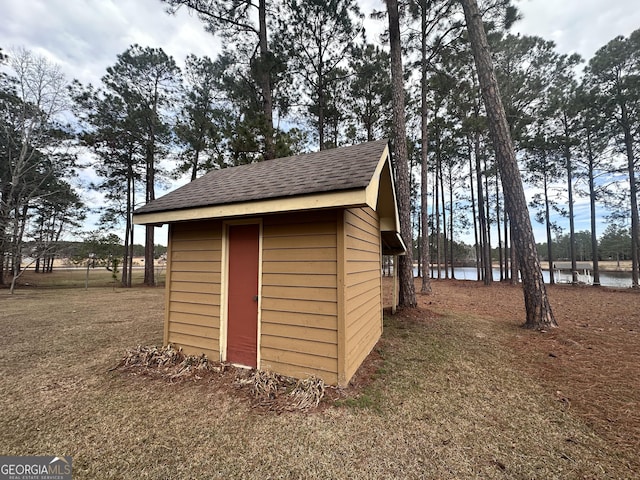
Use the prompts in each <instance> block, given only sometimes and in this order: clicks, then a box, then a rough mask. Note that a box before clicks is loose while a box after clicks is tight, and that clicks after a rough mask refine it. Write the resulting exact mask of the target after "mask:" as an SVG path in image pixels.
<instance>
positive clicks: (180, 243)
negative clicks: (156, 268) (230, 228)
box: [165, 220, 222, 360]
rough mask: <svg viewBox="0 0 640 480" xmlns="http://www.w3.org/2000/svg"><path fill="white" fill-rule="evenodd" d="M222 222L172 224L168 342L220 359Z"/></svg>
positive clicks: (168, 295)
mask: <svg viewBox="0 0 640 480" xmlns="http://www.w3.org/2000/svg"><path fill="white" fill-rule="evenodd" d="M221 255H222V222H221V221H216V220H210V221H199V222H189V223H176V224H173V225H171V230H170V239H169V258H170V262H169V267H168V269H169V272H168V276H169V281H168V282H167V326H166V327H167V328H166V333H165V335H166V338H165V340H166V341H167V342H169V343H172V344H174V345H175V346H177V347H182V348H183V350H184V351H185V353H188V354H198V355H199V354H201V353H205V354H206V355H207V356H208V357H209V358H210V359H212V360H218V359H219V358H220V351H219V350H220V340H219V338H220V308H221V305H220V291H221V285H220V279H221V271H220V269H221Z"/></svg>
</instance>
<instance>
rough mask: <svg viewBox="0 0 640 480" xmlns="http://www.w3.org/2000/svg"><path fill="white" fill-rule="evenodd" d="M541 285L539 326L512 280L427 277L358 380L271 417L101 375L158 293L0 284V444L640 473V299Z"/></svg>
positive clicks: (516, 472) (162, 472) (122, 471)
mask: <svg viewBox="0 0 640 480" xmlns="http://www.w3.org/2000/svg"><path fill="white" fill-rule="evenodd" d="M550 295H551V299H552V302H553V306H554V310H555V313H556V316H557V317H558V320H559V322H560V324H561V328H559V329H554V330H553V331H551V332H548V333H544V334H541V333H535V332H530V331H525V330H523V329H521V328H520V327H519V325H520V324H521V323H522V322H523V318H524V313H523V308H522V294H521V291H520V289H519V287H511V286H508V285H494V286H492V287H489V288H486V287H482V286H478V285H476V284H475V283H470V282H450V281H440V282H434V293H433V295H430V296H420V297H419V301H420V309H418V310H414V311H405V312H401V313H400V314H398V315H396V316H394V317H387V318H386V319H385V333H384V337H383V339H382V340H381V342H380V344H379V345H378V346H377V347H376V349H375V351H374V353H373V355H372V356H371V357H370V360H369V361H367V363H366V364H365V366H364V368H363V369H362V370H361V372H359V374H358V376H357V377H356V379H355V382H354V383H355V385H354V386H352V387H350V388H348V389H345V390H343V391H336V392H335V394H334V395H332V396H331V399H330V400H328V401H327V402H325V404H324V405H323V407H322V408H320V409H318V410H317V411H315V412H311V413H306V414H300V413H295V414H281V415H276V414H272V413H266V414H265V413H264V412H262V411H259V410H256V409H253V408H252V407H251V402H250V401H249V399H247V398H246V397H244V396H243V395H237V394H234V392H233V386H232V385H230V384H229V382H226V381H219V380H218V379H216V377H215V376H212V377H208V378H206V379H203V380H200V381H193V380H188V381H180V382H168V381H163V380H161V379H158V378H153V377H150V376H145V375H135V374H132V373H127V374H123V373H121V372H109V371H108V370H109V368H110V367H112V366H114V365H115V364H116V363H117V362H118V360H119V359H120V358H121V356H122V354H123V352H124V350H125V349H126V348H128V347H132V346H135V345H138V344H142V345H152V344H159V343H160V342H161V333H162V316H163V312H162V309H163V305H164V302H163V291H162V290H158V289H133V290H115V291H114V290H112V289H109V288H104V289H102V288H95V289H90V290H89V291H84V290H70V289H66V290H46V291H40V290H24V291H19V292H18V293H17V294H16V295H14V296H13V297H9V296H8V295H6V296H5V294H4V293H0V326H1V328H2V332H3V348H2V349H0V411H2V417H1V418H2V421H1V423H2V429H3V441H2V445H3V449H2V452H0V453H2V454H3V455H11V454H20V455H28V454H41V455H44V454H50V455H53V454H55V455H63V454H64V455H71V456H73V458H74V478H79V479H82V478H523V479H524V478H633V477H637V476H638V475H640V461H639V460H638V457H637V451H639V449H640V441H639V439H638V407H639V406H640V405H639V399H640V382H639V379H638V371H639V370H638V365H639V363H638V360H639V358H638V352H640V344H639V343H640V342H639V337H638V333H637V332H638V330H640V318H639V313H638V311H639V310H640V309H639V308H638V307H639V304H640V296H638V294H637V293H635V292H630V291H624V292H616V291H610V290H605V289H585V288H577V289H573V288H571V287H555V288H552V289H550Z"/></svg>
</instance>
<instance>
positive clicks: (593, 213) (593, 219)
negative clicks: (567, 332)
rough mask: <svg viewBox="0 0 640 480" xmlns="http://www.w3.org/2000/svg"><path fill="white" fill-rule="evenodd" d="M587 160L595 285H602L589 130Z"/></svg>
mask: <svg viewBox="0 0 640 480" xmlns="http://www.w3.org/2000/svg"><path fill="white" fill-rule="evenodd" d="M587 161H588V167H589V171H588V175H589V206H590V210H591V212H590V213H591V258H592V259H593V286H594V287H599V286H600V266H599V265H598V260H599V259H598V237H597V235H596V192H595V179H594V174H593V171H594V169H595V166H594V160H593V150H592V149H591V132H590V131H587Z"/></svg>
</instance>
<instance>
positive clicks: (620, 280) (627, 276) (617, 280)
mask: <svg viewBox="0 0 640 480" xmlns="http://www.w3.org/2000/svg"><path fill="white" fill-rule="evenodd" d="M449 273H451V270H449ZM454 273H455V276H456V280H478V275H477V271H476V268H475V267H456V268H455V269H454ZM413 274H414V275H415V276H417V275H418V268H417V267H415V268H414V269H413ZM436 275H437V272H436V269H434V268H432V269H431V278H435V276H436ZM441 275H442V278H444V269H442V270H441ZM542 276H543V277H544V281H545V283H549V270H542ZM493 279H494V280H495V281H500V269H498V268H494V269H493ZM560 279H561V282H560V283H562V282H564V283H566V282H568V281H569V282H570V281H571V277H570V276H568V275H563V276H562V277H561V278H560ZM557 280H558V277H557V276H556V282H557ZM600 285H602V286H603V287H616V288H631V285H632V283H631V272H602V271H601V272H600Z"/></svg>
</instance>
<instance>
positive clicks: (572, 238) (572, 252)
mask: <svg viewBox="0 0 640 480" xmlns="http://www.w3.org/2000/svg"><path fill="white" fill-rule="evenodd" d="M562 125H563V128H564V158H565V160H566V162H567V192H568V195H569V258H570V259H571V283H572V284H573V285H577V284H578V266H577V262H576V227H575V220H574V215H573V166H572V164H571V147H570V146H569V121H568V119H567V112H563V116H562Z"/></svg>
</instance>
